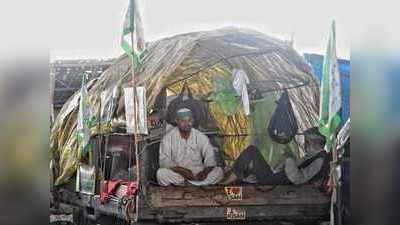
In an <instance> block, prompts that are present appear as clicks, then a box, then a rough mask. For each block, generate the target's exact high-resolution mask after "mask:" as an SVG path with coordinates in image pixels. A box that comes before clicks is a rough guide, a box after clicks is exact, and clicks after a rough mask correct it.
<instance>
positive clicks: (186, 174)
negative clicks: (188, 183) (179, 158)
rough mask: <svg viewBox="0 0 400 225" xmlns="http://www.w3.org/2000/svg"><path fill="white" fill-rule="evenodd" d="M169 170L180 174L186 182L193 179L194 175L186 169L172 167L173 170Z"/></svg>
mask: <svg viewBox="0 0 400 225" xmlns="http://www.w3.org/2000/svg"><path fill="white" fill-rule="evenodd" d="M170 169H171V170H172V171H174V172H175V173H178V174H180V175H181V176H183V177H184V178H185V179H187V180H193V179H194V175H193V173H192V171H190V170H188V169H186V168H183V167H180V166H177V167H173V168H170Z"/></svg>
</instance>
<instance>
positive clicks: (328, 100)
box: [319, 21, 342, 152]
mask: <svg viewBox="0 0 400 225" xmlns="http://www.w3.org/2000/svg"><path fill="white" fill-rule="evenodd" d="M338 66H339V65H338V62H337V58H336V37H335V22H334V21H333V22H332V28H331V32H330V36H329V41H328V46H327V49H326V54H325V57H324V64H323V71H322V80H321V89H320V110H319V113H320V114H319V131H320V132H321V134H323V135H324V136H325V137H326V145H325V150H326V151H328V152H329V151H331V149H332V144H333V141H334V138H335V135H336V131H337V128H338V126H339V124H340V122H341V118H340V109H341V106H342V96H341V85H340V74H339V67H338Z"/></svg>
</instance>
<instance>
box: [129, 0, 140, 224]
mask: <svg viewBox="0 0 400 225" xmlns="http://www.w3.org/2000/svg"><path fill="white" fill-rule="evenodd" d="M130 7H131V8H130V10H131V13H130V21H131V23H132V24H131V26H133V27H134V29H135V28H136V27H135V25H136V24H135V22H134V13H135V7H136V6H135V2H134V0H130ZM134 29H132V31H131V46H132V57H131V60H132V67H131V70H132V87H133V121H134V124H135V128H134V133H133V139H134V146H135V161H136V182H137V184H138V185H139V183H140V170H139V168H140V166H139V150H138V123H137V121H138V120H137V115H138V113H137V93H136V80H135V60H134V54H135V45H134V44H135V35H134ZM129 151H132V149H129ZM130 155H131V154H130ZM130 160H131V159H129V161H130ZM129 179H130V177H129ZM138 202H139V195H136V207H135V209H136V211H137V210H138V206H139V204H138ZM137 219H138V213H137V212H136V213H135V216H134V221H135V222H136V221H137Z"/></svg>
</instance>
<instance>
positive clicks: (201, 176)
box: [194, 166, 214, 181]
mask: <svg viewBox="0 0 400 225" xmlns="http://www.w3.org/2000/svg"><path fill="white" fill-rule="evenodd" d="M213 169H214V167H213V166H210V167H206V168H205V169H204V170H203V171H201V172H200V173H198V174H197V175H196V176H195V177H194V178H195V180H196V181H203V180H205V179H206V178H207V176H208V174H209V173H210V172H211V171H212V170H213Z"/></svg>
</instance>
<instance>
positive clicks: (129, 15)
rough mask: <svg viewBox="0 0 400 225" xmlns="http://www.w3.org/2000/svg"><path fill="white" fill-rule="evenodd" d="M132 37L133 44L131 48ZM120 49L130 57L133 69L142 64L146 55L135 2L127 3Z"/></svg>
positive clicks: (140, 21) (133, 0) (140, 20)
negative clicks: (133, 65)
mask: <svg viewBox="0 0 400 225" xmlns="http://www.w3.org/2000/svg"><path fill="white" fill-rule="evenodd" d="M132 36H133V37H134V43H133V46H132ZM121 47H122V49H123V50H124V51H125V53H126V54H127V55H128V56H129V57H131V59H132V60H133V62H134V64H135V67H139V66H140V65H141V63H142V59H143V56H144V55H145V53H146V45H145V40H144V35H143V26H142V19H141V17H140V13H139V7H138V4H137V1H136V0H130V1H129V7H128V10H127V12H126V15H125V21H124V27H123V29H122V37H121Z"/></svg>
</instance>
